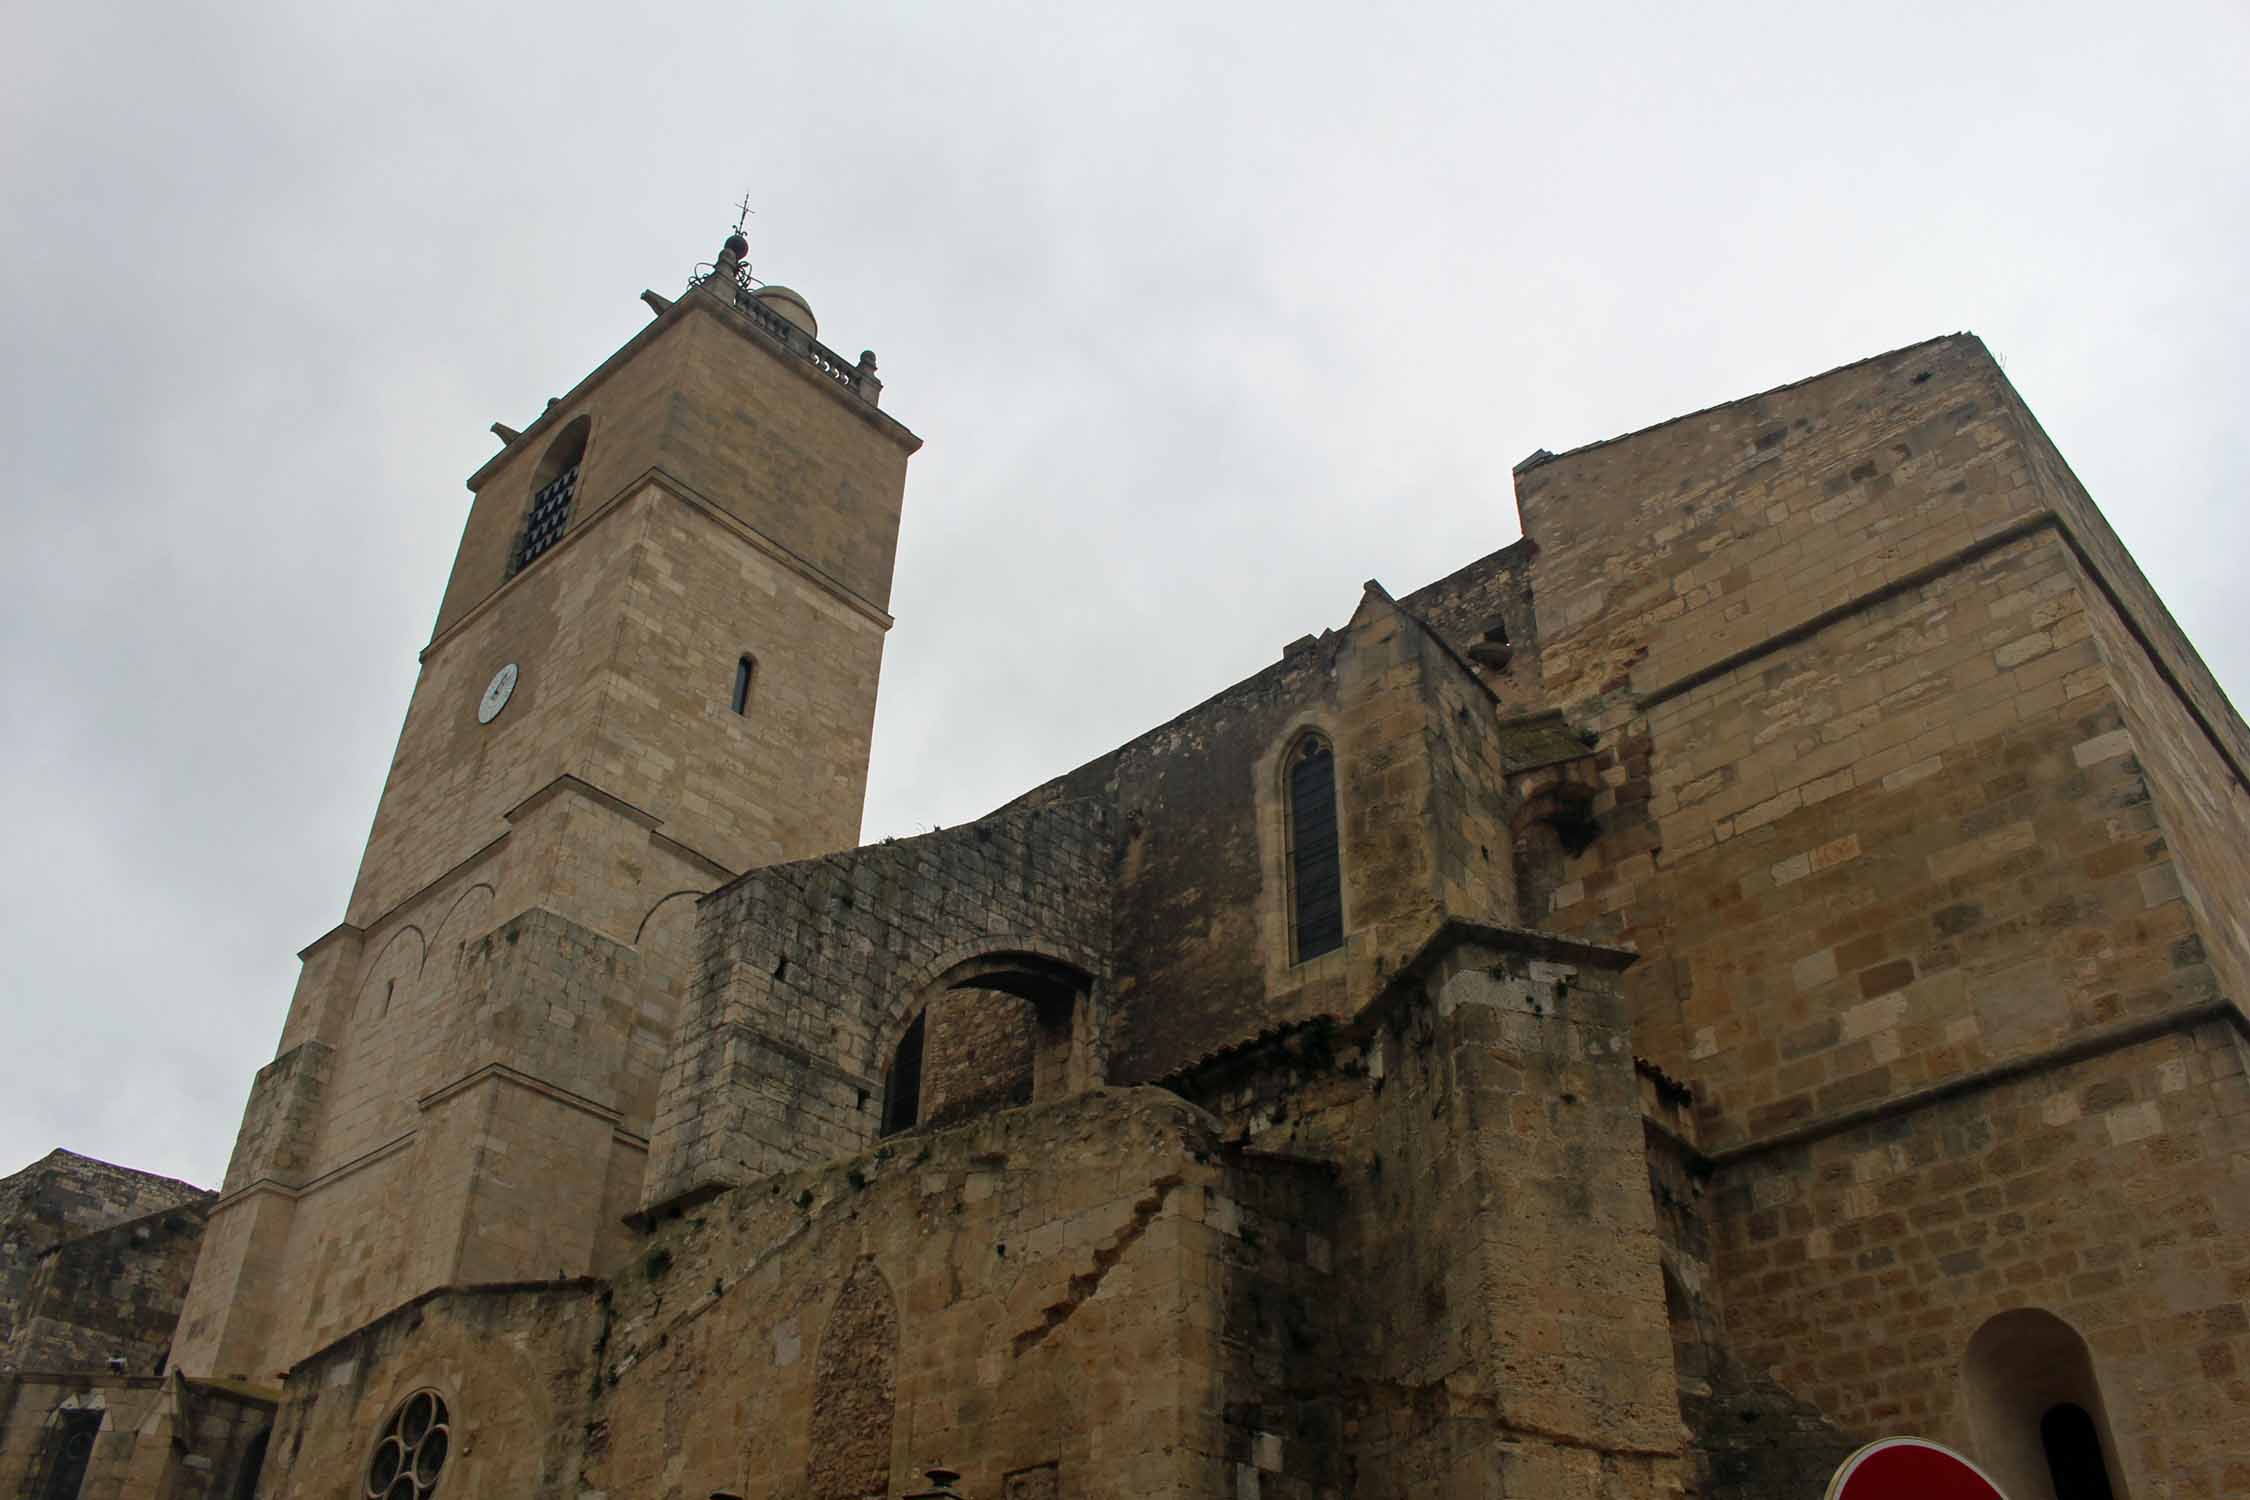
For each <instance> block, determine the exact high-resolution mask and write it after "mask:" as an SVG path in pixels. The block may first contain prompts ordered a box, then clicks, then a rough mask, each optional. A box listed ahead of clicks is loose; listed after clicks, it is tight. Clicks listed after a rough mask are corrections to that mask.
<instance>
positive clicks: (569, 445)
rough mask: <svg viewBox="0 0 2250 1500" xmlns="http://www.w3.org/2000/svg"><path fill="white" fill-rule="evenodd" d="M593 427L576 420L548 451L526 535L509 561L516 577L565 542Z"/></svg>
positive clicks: (536, 477)
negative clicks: (564, 536) (588, 430)
mask: <svg viewBox="0 0 2250 1500" xmlns="http://www.w3.org/2000/svg"><path fill="white" fill-rule="evenodd" d="M590 426H591V424H590V423H589V422H588V421H587V419H586V418H584V417H578V418H575V419H574V420H573V421H572V422H571V424H570V425H569V426H568V427H565V428H564V429H563V430H562V435H561V436H560V437H558V438H556V439H555V440H554V442H553V443H551V444H550V445H549V446H548V448H547V453H546V456H545V457H543V458H541V459H540V460H539V468H538V470H537V471H536V472H535V473H534V474H533V476H532V481H531V510H530V512H529V513H528V514H526V515H525V517H524V521H523V534H522V535H521V536H520V537H518V538H517V539H516V550H515V552H514V554H513V555H512V556H511V557H510V558H509V559H508V574H509V576H510V577H514V576H515V575H516V574H518V573H521V572H522V571H523V570H524V569H525V568H528V567H530V566H531V565H532V564H533V563H534V562H536V561H538V559H539V555H540V554H541V553H543V552H545V551H546V550H547V549H548V548H549V547H552V546H554V545H555V543H557V542H559V541H561V540H562V534H563V528H564V527H566V526H568V525H569V524H570V502H571V501H572V500H573V499H575V498H576V497H577V494H578V472H579V470H580V469H581V468H582V467H583V466H584V464H585V459H586V432H587V429H588V428H589V427H590Z"/></svg>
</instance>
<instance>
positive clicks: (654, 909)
mask: <svg viewBox="0 0 2250 1500" xmlns="http://www.w3.org/2000/svg"><path fill="white" fill-rule="evenodd" d="M709 894H710V892H709V891H708V890H705V889H702V888H700V887H698V888H696V889H692V890H683V891H673V892H670V893H669V894H667V895H664V896H660V897H658V898H657V901H656V904H655V905H654V906H651V907H650V908H649V909H648V910H647V911H645V912H642V913H641V924H640V926H638V927H636V928H634V929H633V946H634V947H636V948H641V947H645V946H646V944H647V943H648V940H649V925H650V924H651V923H653V922H657V921H660V920H677V918H678V915H679V913H680V912H681V911H682V910H683V909H684V910H685V911H686V912H687V914H688V916H687V920H688V922H689V923H690V924H691V925H692V924H693V923H694V921H695V915H694V914H695V903H696V902H698V901H700V900H702V899H703V898H704V897H705V896H708V895H709ZM682 898H685V899H684V901H683V899H682Z"/></svg>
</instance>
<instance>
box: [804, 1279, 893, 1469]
mask: <svg viewBox="0 0 2250 1500" xmlns="http://www.w3.org/2000/svg"><path fill="white" fill-rule="evenodd" d="M898 1333H899V1330H898V1299H897V1298H896V1297H894V1296H892V1294H891V1285H890V1282H888V1281H887V1280H885V1279H884V1276H883V1273H882V1271H881V1269H880V1268H879V1267H877V1266H876V1264H875V1262H874V1261H872V1260H863V1261H861V1262H860V1263H859V1264H858V1265H857V1266H856V1267H854V1268H853V1270H852V1273H851V1275H850V1276H849V1277H847V1278H846V1279H845V1281H844V1285H843V1289H842V1290H841V1291H839V1292H838V1293H837V1294H836V1302H835V1305H834V1306H833V1307H832V1308H831V1309H830V1310H829V1314H828V1326H827V1327H826V1328H825V1329H824V1330H822V1332H821V1335H820V1349H819V1352H818V1353H817V1354H815V1355H814V1356H813V1396H812V1430H811V1433H810V1438H811V1441H810V1443H809V1445H808V1448H807V1453H808V1457H807V1458H806V1461H805V1487H806V1490H807V1491H808V1493H809V1495H810V1497H811V1500H869V1497H871V1496H882V1495H887V1494H888V1493H890V1487H891V1419H892V1416H893V1414H894V1413H895V1412H896V1411H897V1409H898Z"/></svg>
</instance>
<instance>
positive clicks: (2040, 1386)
mask: <svg viewBox="0 0 2250 1500" xmlns="http://www.w3.org/2000/svg"><path fill="white" fill-rule="evenodd" d="M1961 1396H1962V1402H1961V1404H1962V1407H1963V1409H1964V1410H1965V1412H1966V1414H1967V1416H1968V1425H1969V1432H1970V1435H1971V1437H1972V1439H1973V1442H1974V1448H1975V1456H1976V1458H1977V1460H1978V1462H1979V1463H1981V1464H1982V1465H1983V1466H1984V1469H1985V1472H1986V1473H1988V1474H1990V1475H1991V1476H1992V1478H1993V1479H1994V1481H1995V1482H1997V1483H1998V1484H1999V1486H2000V1487H2001V1488H2002V1489H2003V1490H2005V1491H2006V1492H2007V1493H2008V1494H2009V1495H2010V1496H2011V1497H2013V1500H2079V1497H2081V1496H2089V1495H2091V1496H2097V1497H2098V1496H2102V1495H2107V1496H2109V1497H2111V1500H2126V1493H2125V1484H2124V1473H2123V1471H2122V1468H2121V1466H2120V1465H2119V1462H2118V1453H2117V1444H2116V1441H2115V1440H2114V1439H2113V1438H2112V1437H2111V1436H2110V1430H2109V1413H2108V1410H2107V1408H2106V1407H2105V1406H2104V1405H2103V1403H2102V1393H2101V1383H2100V1381H2099V1379H2098V1378H2097V1376H2096V1374H2095V1370H2094V1357H2093V1351H2092V1350H2090V1349H2089V1348H2087V1346H2086V1341H2085V1339H2083V1338H2081V1337H2080V1336H2079V1334H2078V1330H2077V1329H2075V1328H2072V1327H2071V1326H2070V1325H2069V1324H2068V1323H2066V1322H2064V1321H2063V1320H2062V1319H2061V1318H2058V1317H2056V1316H2055V1315H2054V1314H2053V1313H2051V1312H2048V1311H2046V1310H2045V1309H2044V1308H2037V1307H2018V1308H2012V1309H2010V1310H2009V1311H2007V1312H2003V1313H1998V1314H1996V1315H1994V1316H1993V1317H1991V1318H1988V1319H1986V1320H1985V1322H1984V1324H1983V1326H1981V1327H1980V1328H1978V1329H1977V1331H1976V1332H1975V1333H1974V1334H1973V1335H1971V1336H1970V1339H1969V1345H1968V1349H1967V1351H1966V1352H1965V1353H1964V1355H1963V1356H1962V1360H1961ZM2066 1409H2067V1410H2068V1411H2071V1412H2075V1413H2077V1414H2078V1416H2077V1417H2076V1418H2066V1419H2065V1423H2066V1425H2072V1426H2075V1425H2076V1423H2077V1421H2078V1420H2079V1419H2081V1418H2082V1419H2083V1422H2084V1424H2085V1426H2086V1427H2087V1428H2090V1429H2091V1436H2092V1437H2093V1439H2094V1440H2095V1443H2096V1444H2098V1451H2096V1450H2092V1449H2082V1450H2076V1451H2072V1450H2068V1449H2066V1450H2064V1451H2061V1452H2057V1451H2054V1450H2052V1449H2051V1447H2050V1443H2051V1441H2052V1439H2053V1437H2054V1434H2055V1432H2056V1427H2055V1424H2054V1422H2053V1420H2052V1419H2053V1418H2054V1417H2055V1415H2056V1414H2057V1413H2058V1412H2064V1411H2066ZM2058 1465H2059V1466H2060V1467H2061V1468H2063V1469H2065V1470H2068V1472H2066V1473H2060V1474H2058V1472H2057V1467H2058Z"/></svg>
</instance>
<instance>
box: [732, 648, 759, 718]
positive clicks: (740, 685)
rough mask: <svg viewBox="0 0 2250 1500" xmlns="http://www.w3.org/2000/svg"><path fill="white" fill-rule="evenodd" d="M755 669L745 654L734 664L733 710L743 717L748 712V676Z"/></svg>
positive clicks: (753, 672)
mask: <svg viewBox="0 0 2250 1500" xmlns="http://www.w3.org/2000/svg"><path fill="white" fill-rule="evenodd" d="M757 670H758V669H757V664H756V663H754V662H752V661H751V660H750V658H749V657H747V656H745V657H743V658H742V659H741V660H740V661H738V662H736V663H735V664H734V711H735V712H736V713H738V714H742V715H744V716H745V717H747V716H748V715H749V712H750V678H751V677H752V675H753V674H755V673H756V671H757Z"/></svg>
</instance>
